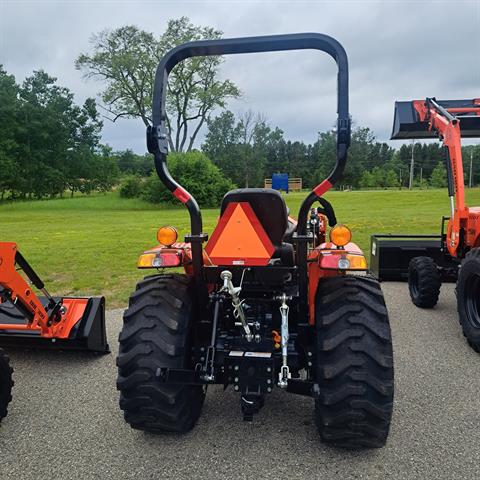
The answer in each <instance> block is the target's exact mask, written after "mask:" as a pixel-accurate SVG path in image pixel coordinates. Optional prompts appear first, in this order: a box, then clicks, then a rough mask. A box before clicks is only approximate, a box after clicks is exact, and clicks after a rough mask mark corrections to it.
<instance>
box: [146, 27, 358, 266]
mask: <svg viewBox="0 0 480 480" xmlns="http://www.w3.org/2000/svg"><path fill="white" fill-rule="evenodd" d="M304 49H314V50H321V51H324V52H326V53H328V54H329V55H330V56H331V57H333V59H334V60H335V61H336V63H337V66H338V76H337V84H338V101H337V114H338V118H337V161H336V164H335V167H334V169H333V170H332V172H331V173H330V175H329V176H328V178H326V179H325V180H324V181H323V182H322V183H320V184H319V185H317V186H316V187H315V188H314V189H313V191H312V192H311V193H310V194H309V195H308V196H307V198H306V199H305V200H304V202H303V203H302V206H301V208H300V212H299V218H298V222H299V223H298V225H299V227H298V234H300V235H304V234H305V229H306V223H307V216H308V211H309V208H310V206H311V205H312V204H313V202H315V200H316V199H317V198H319V197H320V196H321V195H322V194H323V193H325V192H326V191H327V190H329V189H330V188H331V187H332V186H333V184H334V183H335V182H336V181H338V180H339V178H340V177H341V175H342V173H343V170H344V168H345V163H346V160H347V150H348V147H349V145H350V115H349V111H348V60H347V54H346V53H345V50H344V48H343V47H342V45H341V44H340V43H339V42H338V41H337V40H335V39H334V38H332V37H329V36H327V35H323V34H320V33H295V34H287V35H269V36H262V37H245V38H228V39H219V40H201V41H195V42H188V43H184V44H182V45H178V46H177V47H175V48H173V49H172V50H170V51H169V52H168V53H167V54H166V55H165V56H164V57H163V58H162V60H161V61H160V63H159V65H158V67H157V71H156V75H155V86H154V91H153V109H152V110H153V111H152V118H153V125H152V126H150V127H148V128H147V146H148V151H149V152H150V153H153V154H154V155H155V168H156V171H157V173H158V176H159V177H160V180H161V181H162V182H163V183H164V184H165V186H166V187H167V188H168V189H169V190H170V191H171V192H172V193H173V195H174V196H175V197H176V198H177V199H178V200H180V201H181V202H182V203H184V204H185V205H186V207H187V209H188V211H189V214H190V224H191V236H190V237H189V238H190V240H191V241H192V244H193V242H195V241H196V242H199V241H201V237H202V235H203V234H202V229H203V226H202V216H201V213H200V209H199V207H198V204H197V202H196V200H195V199H194V198H193V196H192V195H190V194H189V193H188V192H187V191H186V190H185V189H184V188H183V187H182V186H181V185H180V184H178V183H177V182H176V181H175V180H174V179H173V178H172V176H171V175H170V172H169V171H168V168H167V162H166V159H167V154H168V130H167V125H166V93H167V82H168V75H169V73H170V72H171V71H172V69H173V67H175V65H177V64H178V63H179V62H181V61H182V60H185V59H186V58H190V57H198V56H210V55H227V54H237V53H257V52H277V51H285V50H304ZM192 246H193V245H192ZM195 250H197V249H195ZM194 263H195V262H194Z"/></svg>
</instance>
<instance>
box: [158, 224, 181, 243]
mask: <svg viewBox="0 0 480 480" xmlns="http://www.w3.org/2000/svg"><path fill="white" fill-rule="evenodd" d="M177 238H178V232H177V229H176V228H175V227H170V226H167V227H160V228H159V229H158V232H157V240H158V241H159V243H161V244H162V245H165V246H166V247H170V246H171V245H173V244H174V243H175V242H176V241H177Z"/></svg>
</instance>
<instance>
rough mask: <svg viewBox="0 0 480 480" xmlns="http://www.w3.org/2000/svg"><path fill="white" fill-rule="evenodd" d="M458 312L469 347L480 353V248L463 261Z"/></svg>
mask: <svg viewBox="0 0 480 480" xmlns="http://www.w3.org/2000/svg"><path fill="white" fill-rule="evenodd" d="M457 310H458V316H459V320H460V325H461V326H462V330H463V334H464V335H465V337H466V339H467V341H468V343H469V345H470V346H471V347H472V348H473V349H474V350H475V351H476V352H479V353H480V248H474V249H472V250H470V251H469V252H468V253H467V255H466V256H465V258H464V260H463V261H462V264H461V267H460V273H459V275H458V280H457Z"/></svg>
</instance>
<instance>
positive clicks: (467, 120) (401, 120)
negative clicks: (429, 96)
mask: <svg viewBox="0 0 480 480" xmlns="http://www.w3.org/2000/svg"><path fill="white" fill-rule="evenodd" d="M436 102H437V103H438V104H439V105H440V106H442V107H443V108H445V109H448V110H452V112H453V114H454V115H455V116H456V117H457V118H458V119H459V120H460V132H461V134H462V137H464V138H474V137H480V115H478V113H472V112H465V113H462V110H465V111H467V110H468V109H471V108H477V109H478V107H479V106H480V103H479V101H478V99H473V100H436ZM415 138H438V134H437V133H436V132H435V131H432V130H429V128H428V122H422V121H420V118H419V115H418V113H417V111H416V110H415V108H414V102H413V101H409V102H395V113H394V119H393V130H392V136H391V139H392V140H405V139H415Z"/></svg>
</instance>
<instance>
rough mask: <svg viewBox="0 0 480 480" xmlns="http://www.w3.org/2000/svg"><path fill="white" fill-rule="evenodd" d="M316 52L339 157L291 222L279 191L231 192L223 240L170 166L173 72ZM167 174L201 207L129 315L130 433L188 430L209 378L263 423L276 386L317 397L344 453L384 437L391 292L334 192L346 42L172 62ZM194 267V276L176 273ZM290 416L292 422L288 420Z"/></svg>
mask: <svg viewBox="0 0 480 480" xmlns="http://www.w3.org/2000/svg"><path fill="white" fill-rule="evenodd" d="M295 49H314V50H320V51H324V52H326V53H328V54H329V55H330V56H331V57H333V59H334V60H335V61H336V63H337V66H338V109H337V113H338V119H337V158H336V165H335V167H334V169H333V171H332V172H331V174H330V175H329V177H328V178H327V179H325V180H324V181H323V182H321V183H320V184H319V185H317V186H316V187H315V188H314V189H313V191H311V192H310V193H309V194H308V195H307V196H306V198H305V200H304V201H303V203H302V205H301V207H300V210H299V213H298V220H294V219H293V218H291V217H289V214H288V210H287V207H286V205H285V201H284V198H283V197H282V195H281V194H280V193H279V192H277V191H276V190H271V189H264V188H243V189H237V190H233V191H230V192H228V193H227V194H226V195H225V197H224V198H223V201H222V203H221V205H220V218H219V220H218V223H217V225H216V227H215V228H214V230H213V232H211V235H208V234H207V233H206V232H205V231H204V230H203V225H202V216H201V212H200V209H199V207H198V205H197V202H196V201H195V199H194V198H193V196H192V195H191V194H190V193H189V192H188V191H186V190H185V188H183V187H182V186H181V185H179V184H178V183H177V182H176V181H175V180H174V179H173V178H172V176H171V175H170V173H169V171H168V168H167V153H168V132H167V126H166V109H165V105H166V93H167V82H168V74H169V72H170V71H171V70H172V68H173V67H174V66H175V65H176V64H178V63H179V62H181V61H182V60H184V59H186V58H189V57H195V56H200V55H202V56H203V55H224V54H241V53H254V52H270V51H280V50H295ZM147 139H148V141H147V144H148V150H149V152H150V153H152V154H153V155H154V160H155V167H156V170H157V173H158V175H159V177H160V179H161V181H162V182H163V183H164V184H165V186H166V187H167V188H168V189H169V190H170V191H171V192H172V194H173V195H174V196H175V197H176V198H177V199H178V200H179V201H180V202H182V203H183V204H184V205H185V206H186V207H187V209H188V212H189V214H190V227H191V233H189V234H188V235H186V237H185V241H184V242H178V239H177V236H178V235H177V231H176V229H175V228H174V227H171V226H166V227H162V228H160V229H159V231H158V235H157V239H158V245H157V246H155V247H153V248H151V249H150V250H148V251H146V252H144V253H143V254H142V255H141V256H140V258H139V261H138V267H139V268H143V269H153V270H157V272H156V273H154V274H153V275H150V276H147V277H145V279H144V280H143V281H141V282H140V283H139V284H138V285H137V288H136V291H135V292H134V293H133V294H132V296H131V298H130V303H129V307H128V309H127V310H126V311H125V314H124V324H123V328H122V330H121V333H120V337H119V342H120V347H119V355H118V358H117V366H118V380H117V387H118V389H119V390H120V407H121V409H122V410H123V411H124V416H125V420H126V421H127V422H128V423H129V424H130V426H131V427H133V428H136V429H140V430H145V431H148V432H154V433H163V432H187V431H189V430H190V429H192V428H193V426H194V425H195V423H196V422H197V420H198V418H199V416H200V414H201V410H202V405H203V402H204V400H205V395H206V390H207V387H208V386H209V385H221V386H223V387H224V389H226V388H228V387H230V388H233V390H234V391H235V392H238V395H239V398H240V406H241V412H242V414H243V418H244V419H245V420H252V419H253V417H254V415H255V414H256V413H258V412H259V411H260V409H261V408H262V407H263V406H264V403H265V401H266V398H267V397H268V396H269V394H270V393H271V392H272V391H273V390H274V389H281V390H284V391H286V392H290V393H295V394H299V395H305V396H307V397H310V398H312V399H313V401H314V404H315V410H314V411H315V414H314V415H315V419H316V424H317V427H318V431H319V433H320V436H321V438H322V440H323V441H324V442H326V443H327V444H330V445H333V446H338V447H345V448H363V447H381V446H383V445H384V444H385V442H386V439H387V435H388V431H389V426H390V420H391V414H392V406H393V390H394V382H393V355H392V339H391V333H390V325H389V319H388V314H387V310H386V307H385V302H384V298H383V294H382V291H381V289H380V286H379V284H378V282H377V281H376V280H374V279H373V278H371V277H369V276H367V275H366V269H367V263H366V259H365V256H364V255H363V253H362V252H361V250H360V249H359V248H358V247H357V246H356V245H355V244H354V243H353V242H352V241H351V237H352V234H351V232H350V230H349V229H348V228H347V227H346V226H344V225H342V224H339V223H338V222H337V219H336V216H335V211H334V208H333V207H332V205H331V204H330V203H329V202H328V201H327V200H326V199H325V198H323V194H324V193H325V192H327V191H328V190H329V189H330V188H331V187H332V186H333V184H334V183H335V182H336V181H337V180H338V179H339V178H340V177H341V175H342V172H343V170H344V167H345V163H346V160H347V150H348V147H349V144H350V115H349V110H348V62H347V56H346V53H345V50H344V49H343V47H342V46H341V45H340V43H338V42H337V41H336V40H335V39H333V38H331V37H328V36H326V35H322V34H317V33H306V34H291V35H276V36H266V37H251V38H234V39H221V40H206V41H197V42H191V43H187V44H183V45H180V46H178V47H176V48H175V49H173V50H172V51H170V52H169V53H167V54H166V56H165V57H164V58H163V59H162V60H161V62H160V64H159V66H158V69H157V73H156V79H155V89H154V98H153V126H152V127H149V128H148V131H147ZM179 267H182V268H183V271H184V273H168V272H167V271H166V270H167V269H168V268H177V269H178V268H179ZM282 421H283V419H282V418H280V419H279V422H282Z"/></svg>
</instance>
